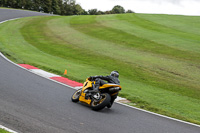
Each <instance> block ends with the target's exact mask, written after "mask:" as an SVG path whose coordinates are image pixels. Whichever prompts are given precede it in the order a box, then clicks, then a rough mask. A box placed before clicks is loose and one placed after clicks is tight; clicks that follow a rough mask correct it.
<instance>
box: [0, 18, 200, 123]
mask: <svg viewBox="0 0 200 133" xmlns="http://www.w3.org/2000/svg"><path fill="white" fill-rule="evenodd" d="M176 18H179V19H181V21H178V22H177V19H176ZM198 21H200V17H187V16H173V15H146V14H125V15H102V16H71V17H61V16H51V17H31V18H23V19H19V20H14V21H12V22H7V23H4V24H1V25H0V35H1V36H0V50H1V52H3V53H4V54H5V55H7V56H8V57H9V58H10V59H11V60H13V61H15V62H17V63H26V64H30V65H34V66H37V67H39V68H41V69H44V70H47V71H50V72H53V73H56V74H59V75H62V74H63V73H64V70H65V69H67V70H68V75H67V77H68V78H70V79H73V80H76V81H79V82H83V81H84V80H85V78H87V77H88V76H91V75H107V74H109V73H110V71H112V70H118V71H119V72H120V81H121V85H122V87H123V90H122V91H121V93H120V96H122V97H125V98H127V99H129V100H131V101H132V103H130V105H133V106H137V107H139V108H143V109H146V110H150V111H153V112H156V113H161V114H164V115H167V116H171V117H175V118H178V119H182V120H185V121H189V122H193V123H197V124H200V112H199V110H200V106H199V105H200V104H199V103H200V71H199V70H200V52H199V49H200V45H199V44H200V39H199V38H198V36H199V34H200V33H199V32H192V31H193V30H192V29H194V27H195V28H198V27H200V25H199V23H196V22H198ZM189 22H190V23H193V25H188V23H189ZM179 24H180V26H179ZM184 26H186V27H187V28H184ZM188 28H189V29H190V30H187V29H188ZM183 105H184V106H183Z"/></svg>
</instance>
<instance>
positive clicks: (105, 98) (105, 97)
mask: <svg viewBox="0 0 200 133" xmlns="http://www.w3.org/2000/svg"><path fill="white" fill-rule="evenodd" d="M101 97H102V98H101V100H99V101H96V100H93V101H92V102H91V107H92V109H93V110H95V111H98V110H101V109H103V108H104V107H105V106H107V105H108V104H109V103H110V100H111V97H110V95H109V94H108V93H103V94H101Z"/></svg>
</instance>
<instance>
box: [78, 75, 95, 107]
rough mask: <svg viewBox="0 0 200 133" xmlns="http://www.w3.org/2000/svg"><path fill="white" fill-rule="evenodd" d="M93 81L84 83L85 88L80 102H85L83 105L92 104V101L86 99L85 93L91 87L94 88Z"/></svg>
mask: <svg viewBox="0 0 200 133" xmlns="http://www.w3.org/2000/svg"><path fill="white" fill-rule="evenodd" d="M92 83H93V82H92V81H89V80H88V79H87V80H86V82H84V84H83V88H82V91H81V95H80V97H79V101H80V102H83V103H86V104H89V105H90V103H91V101H92V100H91V99H90V98H88V99H85V93H84V90H85V89H87V88H89V87H92Z"/></svg>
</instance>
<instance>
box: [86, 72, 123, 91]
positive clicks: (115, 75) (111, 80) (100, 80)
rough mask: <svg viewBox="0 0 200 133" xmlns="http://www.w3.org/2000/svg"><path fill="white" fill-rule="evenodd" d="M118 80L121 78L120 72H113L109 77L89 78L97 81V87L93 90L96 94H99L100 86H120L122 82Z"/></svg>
mask: <svg viewBox="0 0 200 133" xmlns="http://www.w3.org/2000/svg"><path fill="white" fill-rule="evenodd" d="M118 78H119V72H118V71H112V72H111V73H110V75H108V76H91V77H89V79H92V80H95V86H94V88H93V90H94V91H95V92H98V90H99V86H102V85H104V84H106V83H107V82H108V83H112V84H118V85H120V81H119V79H118ZM103 80H106V81H107V82H105V81H103Z"/></svg>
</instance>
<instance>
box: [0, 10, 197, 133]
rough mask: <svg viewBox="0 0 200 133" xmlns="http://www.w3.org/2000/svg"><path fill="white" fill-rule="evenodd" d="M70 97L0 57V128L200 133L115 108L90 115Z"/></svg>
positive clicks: (12, 14)
mask: <svg viewBox="0 0 200 133" xmlns="http://www.w3.org/2000/svg"><path fill="white" fill-rule="evenodd" d="M37 15H44V14H41V13H37V12H29V11H19V10H7V9H0V21H4V20H7V19H12V18H19V17H27V16H37ZM0 36H1V35H0ZM73 92H74V90H73V89H71V88H68V87H66V86H63V85H60V84H58V83H55V82H52V81H50V80H48V79H45V78H42V77H40V76H38V75H35V74H33V73H31V72H29V71H26V70H24V69H22V68H20V67H18V66H16V65H14V64H12V63H10V62H8V61H7V60H5V59H4V58H3V57H1V56H0V125H4V126H6V127H9V128H11V129H13V130H15V131H17V132H19V133H200V128H199V127H197V126H193V125H190V124H185V123H182V122H178V121H174V120H170V119H167V118H163V117H159V116H156V115H152V114H150V113H146V112H143V111H139V110H136V109H133V108H129V107H125V106H123V105H120V104H117V103H115V104H114V105H113V107H112V108H111V109H107V108H106V109H104V110H102V111H99V112H96V111H92V110H91V109H90V108H89V107H87V106H85V105H83V104H80V103H77V104H76V103H72V102H71V99H70V98H71V95H72V93H73Z"/></svg>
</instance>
